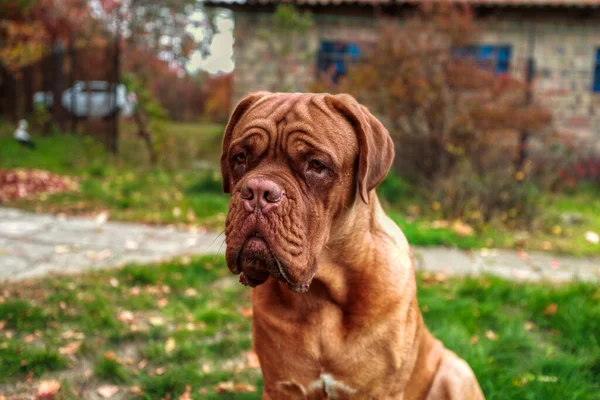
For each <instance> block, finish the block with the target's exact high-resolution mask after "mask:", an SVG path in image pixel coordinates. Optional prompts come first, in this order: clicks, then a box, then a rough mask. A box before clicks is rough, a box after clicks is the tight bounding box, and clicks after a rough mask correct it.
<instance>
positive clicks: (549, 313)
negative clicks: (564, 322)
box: [544, 303, 558, 315]
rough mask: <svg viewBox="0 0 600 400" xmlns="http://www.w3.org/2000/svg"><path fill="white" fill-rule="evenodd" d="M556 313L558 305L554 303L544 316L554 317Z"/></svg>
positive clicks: (549, 306) (545, 310)
mask: <svg viewBox="0 0 600 400" xmlns="http://www.w3.org/2000/svg"><path fill="white" fill-rule="evenodd" d="M556 311H558V304H556V303H552V304H549V305H548V307H546V308H545V309H544V315H554V314H556Z"/></svg>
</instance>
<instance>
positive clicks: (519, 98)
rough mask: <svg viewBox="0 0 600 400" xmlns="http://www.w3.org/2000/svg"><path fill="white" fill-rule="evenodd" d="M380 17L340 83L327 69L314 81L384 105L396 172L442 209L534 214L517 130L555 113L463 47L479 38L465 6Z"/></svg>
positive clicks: (377, 107)
mask: <svg viewBox="0 0 600 400" xmlns="http://www.w3.org/2000/svg"><path fill="white" fill-rule="evenodd" d="M381 25H382V30H381V31H382V34H381V38H380V40H378V41H377V43H376V45H375V46H374V49H373V51H372V53H371V54H369V56H368V57H366V58H365V59H364V60H363V61H362V62H360V63H358V64H357V65H354V66H351V67H350V69H349V73H348V75H347V76H346V77H345V78H343V79H342V80H341V81H340V82H339V83H337V84H334V83H333V80H332V79H328V77H327V76H324V77H322V78H321V80H320V81H319V82H317V83H316V84H315V85H314V88H313V89H315V90H324V91H330V92H348V93H351V94H353V95H354V96H355V97H357V99H358V100H359V101H361V102H362V103H364V104H366V105H367V106H368V107H369V108H370V110H371V111H372V112H374V113H375V114H376V115H378V116H379V117H380V118H381V120H382V122H383V123H384V124H385V125H386V126H387V127H388V128H389V130H390V134H391V135H392V137H393V139H394V141H395V144H396V154H397V155H396V161H395V166H396V169H397V171H398V173H399V174H401V175H402V176H404V177H406V178H408V179H409V180H410V181H412V182H413V183H415V184H416V185H417V187H418V188H419V189H420V190H422V191H424V192H425V195H426V197H429V198H431V199H432V200H436V201H438V202H439V203H440V204H441V206H443V208H442V212H443V213H444V216H445V217H447V218H455V217H457V218H465V216H466V215H467V214H471V213H478V214H479V215H480V218H481V220H482V221H485V220H490V219H492V218H494V217H496V216H497V215H504V213H506V214H508V213H511V214H514V213H515V208H516V212H517V216H516V217H515V218H519V217H520V216H523V217H524V220H527V219H529V216H524V215H523V213H526V212H527V213H528V212H530V211H532V210H534V209H535V208H534V207H529V206H528V205H527V206H525V203H528V204H529V202H530V201H531V200H532V199H531V198H530V197H529V190H527V189H525V186H528V185H524V182H525V181H526V180H527V175H528V174H527V173H528V172H529V169H530V165H526V166H524V167H523V170H517V169H516V159H517V153H518V150H519V132H521V131H524V130H526V131H528V132H529V133H530V136H533V137H535V136H538V135H542V134H543V133H544V128H545V127H546V126H547V125H548V123H549V122H550V114H549V113H548V112H547V111H546V110H545V109H543V108H542V107H540V106H538V105H535V104H533V105H532V104H529V102H528V100H527V89H528V88H527V86H526V85H525V84H524V83H523V82H521V81H519V80H517V79H515V78H513V77H511V76H509V75H507V74H496V73H495V72H494V71H493V69H494V68H495V65H492V66H490V65H484V64H481V63H478V62H476V61H475V60H474V59H471V58H469V57H465V56H464V55H461V54H464V53H465V52H464V51H463V50H464V49H466V48H468V47H467V46H468V45H469V44H470V43H473V42H474V40H475V39H476V29H475V24H474V19H473V16H472V14H471V12H470V10H469V9H468V8H465V7H462V6H455V5H450V4H446V3H439V4H438V3H435V4H429V5H426V6H423V7H421V8H420V9H419V10H418V12H416V13H415V15H414V16H412V17H409V18H408V19H406V20H405V21H404V23H403V24H402V25H399V24H398V23H396V22H390V21H381ZM490 67H491V68H490ZM519 168H521V167H520V166H519ZM457 185H460V187H458V186H457ZM500 193H502V199H499V198H498V196H499V194H500Z"/></svg>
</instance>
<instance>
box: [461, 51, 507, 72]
mask: <svg viewBox="0 0 600 400" xmlns="http://www.w3.org/2000/svg"><path fill="white" fill-rule="evenodd" d="M454 54H455V56H457V57H464V58H472V59H473V60H475V62H477V64H479V65H481V67H482V68H484V69H486V70H489V71H494V72H496V73H498V74H503V73H507V72H508V71H509V69H510V58H511V55H512V48H511V47H510V46H507V45H494V44H482V45H475V46H468V47H463V48H460V49H457V50H455V52H454Z"/></svg>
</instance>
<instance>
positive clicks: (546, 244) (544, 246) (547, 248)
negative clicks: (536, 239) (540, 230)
mask: <svg viewBox="0 0 600 400" xmlns="http://www.w3.org/2000/svg"><path fill="white" fill-rule="evenodd" d="M542 249H544V250H545V251H550V250H552V243H550V242H548V241H545V242H542Z"/></svg>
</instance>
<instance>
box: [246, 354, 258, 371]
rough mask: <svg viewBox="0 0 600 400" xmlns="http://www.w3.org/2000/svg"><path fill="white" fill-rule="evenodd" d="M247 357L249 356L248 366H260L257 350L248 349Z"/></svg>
mask: <svg viewBox="0 0 600 400" xmlns="http://www.w3.org/2000/svg"><path fill="white" fill-rule="evenodd" d="M246 358H247V362H248V367H250V368H260V361H259V359H258V355H257V354H256V352H255V351H254V350H250V351H248V354H247V357H246Z"/></svg>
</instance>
